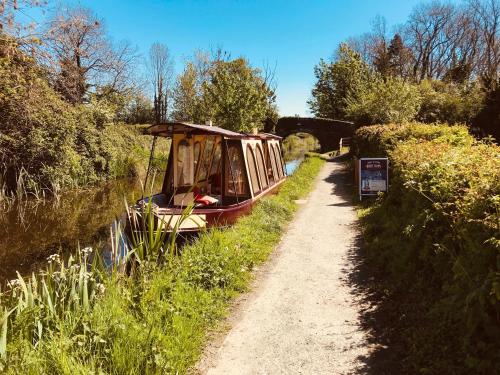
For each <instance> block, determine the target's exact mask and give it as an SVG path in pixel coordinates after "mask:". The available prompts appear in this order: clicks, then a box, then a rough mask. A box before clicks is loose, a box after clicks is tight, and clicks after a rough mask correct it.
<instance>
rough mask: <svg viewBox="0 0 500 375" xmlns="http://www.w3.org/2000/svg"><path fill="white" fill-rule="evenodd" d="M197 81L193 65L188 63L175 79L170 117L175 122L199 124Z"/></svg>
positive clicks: (198, 89) (198, 90)
mask: <svg viewBox="0 0 500 375" xmlns="http://www.w3.org/2000/svg"><path fill="white" fill-rule="evenodd" d="M198 81H199V79H198V74H197V71H196V67H195V65H194V64H193V63H192V62H188V63H187V64H186V66H185V68H184V71H183V72H182V73H181V74H180V75H179V76H178V77H177V79H176V83H175V87H174V91H173V102H174V103H173V106H174V109H173V112H172V117H173V119H174V120H175V121H188V122H189V121H190V122H201V119H200V88H199V86H198Z"/></svg>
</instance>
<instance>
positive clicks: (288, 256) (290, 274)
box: [198, 162, 370, 375]
mask: <svg viewBox="0 0 500 375" xmlns="http://www.w3.org/2000/svg"><path fill="white" fill-rule="evenodd" d="M342 169H343V166H342V164H341V163H339V162H327V163H325V165H324V167H323V168H322V170H321V172H320V173H319V176H318V178H317V181H316V187H315V189H314V190H313V191H312V192H311V194H310V195H309V197H308V198H307V202H302V203H303V207H301V209H300V210H299V212H298V214H297V215H296V217H295V219H294V221H293V222H292V223H291V224H290V227H289V229H288V231H287V233H286V235H285V236H284V238H283V240H282V242H281V244H280V246H279V247H278V249H277V250H276V251H275V252H274V253H273V255H272V257H271V260H270V261H269V262H268V263H267V264H266V265H265V266H264V267H263V268H262V270H260V271H259V274H258V275H257V280H256V282H255V283H254V288H253V291H252V292H250V293H248V294H247V295H246V296H244V297H243V300H241V301H239V303H238V306H237V307H236V308H235V311H234V312H233V314H232V317H231V318H230V322H229V324H230V326H231V327H232V328H231V329H230V330H229V332H227V334H226V335H225V336H224V337H221V338H219V340H218V341H217V340H215V341H216V342H215V343H213V344H212V345H211V346H210V347H208V348H207V349H206V351H205V354H204V356H203V358H202V360H201V361H200V363H199V365H198V370H199V371H200V372H202V373H205V374H209V375H215V374H225V375H227V374H361V373H364V372H365V371H364V368H365V363H364V361H365V360H366V358H367V357H368V356H369V351H370V346H369V344H368V338H367V334H366V333H365V331H364V330H363V328H362V324H361V323H360V310H361V309H362V303H361V302H360V300H359V299H360V297H359V295H358V294H357V292H356V290H355V289H356V287H355V286H354V285H353V283H352V282H350V281H349V280H350V275H351V274H352V272H353V268H354V267H355V266H354V264H353V263H354V262H353V257H354V256H355V254H354V253H355V251H356V242H357V238H358V232H357V228H356V212H355V209H354V208H353V206H352V204H351V201H350V198H349V196H348V194H347V191H346V188H345V183H346V182H347V181H348V178H347V176H346V175H345V172H343V171H342Z"/></svg>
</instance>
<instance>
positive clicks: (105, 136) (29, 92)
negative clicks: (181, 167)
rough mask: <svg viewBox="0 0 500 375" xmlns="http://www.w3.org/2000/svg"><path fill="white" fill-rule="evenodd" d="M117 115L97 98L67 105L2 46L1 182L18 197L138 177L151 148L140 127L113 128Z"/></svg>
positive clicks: (12, 48) (26, 61) (12, 49)
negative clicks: (20, 192)
mask: <svg viewBox="0 0 500 375" xmlns="http://www.w3.org/2000/svg"><path fill="white" fill-rule="evenodd" d="M113 117H114V109H113V107H110V105H109V103H108V102H107V101H101V102H99V101H97V100H96V99H95V98H93V100H92V101H91V102H90V103H88V104H83V105H77V106H74V105H71V104H68V103H66V102H65V101H64V100H63V99H62V98H61V97H60V96H59V95H58V94H57V93H56V92H55V91H54V90H53V89H52V88H51V87H50V86H49V84H48V81H47V79H46V78H45V76H44V72H43V71H42V70H41V68H40V67H39V66H38V65H37V64H36V63H35V61H33V60H32V59H31V58H28V57H27V56H25V55H24V54H23V53H22V52H20V51H19V49H18V48H17V45H16V44H15V43H14V42H13V41H11V40H8V39H1V40H0V179H2V180H3V183H4V184H5V186H4V187H3V188H4V189H5V190H7V191H10V193H13V192H14V191H15V190H16V189H18V188H19V183H20V180H21V178H22V187H23V189H24V190H26V191H25V192H24V193H26V192H33V191H39V190H50V191H52V192H57V191H59V190H60V189H61V188H63V187H68V186H80V185H85V184H89V183H95V182H97V181H100V180H104V179H109V178H116V177H122V176H129V175H133V174H136V173H137V170H138V164H139V163H144V161H145V160H147V157H145V156H144V155H143V154H142V152H140V151H139V152H131V151H134V150H135V149H137V148H139V149H141V150H142V149H143V148H144V147H147V145H145V144H144V141H142V140H141V135H140V132H139V131H138V130H137V129H135V127H125V126H119V125H114V124H112V122H111V121H112V119H113Z"/></svg>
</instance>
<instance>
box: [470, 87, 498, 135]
mask: <svg viewBox="0 0 500 375" xmlns="http://www.w3.org/2000/svg"><path fill="white" fill-rule="evenodd" d="M472 125H473V128H472V130H473V131H474V133H476V134H477V135H479V136H482V137H484V136H488V135H490V136H492V137H494V138H495V139H496V141H497V143H498V142H500V82H497V84H496V88H495V89H493V90H490V91H489V92H488V93H487V94H486V100H485V101H484V106H483V107H482V108H481V110H480V111H479V113H478V115H477V116H476V117H475V118H474V120H473V121H472Z"/></svg>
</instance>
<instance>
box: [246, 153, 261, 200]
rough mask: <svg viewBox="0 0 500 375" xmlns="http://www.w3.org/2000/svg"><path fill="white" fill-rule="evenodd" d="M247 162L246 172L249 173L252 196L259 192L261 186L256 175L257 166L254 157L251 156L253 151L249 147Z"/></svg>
mask: <svg viewBox="0 0 500 375" xmlns="http://www.w3.org/2000/svg"><path fill="white" fill-rule="evenodd" d="M247 161H248V170H249V172H250V180H251V181H252V190H253V192H254V194H257V193H259V192H260V191H261V186H260V182H259V176H258V174H257V165H256V163H255V157H254V155H253V150H252V147H251V146H250V145H248V146H247Z"/></svg>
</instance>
